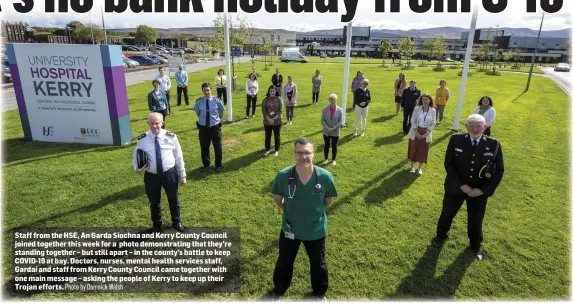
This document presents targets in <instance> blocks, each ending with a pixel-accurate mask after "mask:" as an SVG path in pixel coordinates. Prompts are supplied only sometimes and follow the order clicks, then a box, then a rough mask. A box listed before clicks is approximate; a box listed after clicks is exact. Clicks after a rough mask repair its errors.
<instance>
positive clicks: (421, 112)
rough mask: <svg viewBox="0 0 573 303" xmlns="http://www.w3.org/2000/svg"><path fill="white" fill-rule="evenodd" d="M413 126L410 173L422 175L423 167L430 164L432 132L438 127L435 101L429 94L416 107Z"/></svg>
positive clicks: (409, 148) (409, 152)
mask: <svg viewBox="0 0 573 303" xmlns="http://www.w3.org/2000/svg"><path fill="white" fill-rule="evenodd" d="M410 123H411V124H412V126H411V127H410V131H409V132H408V139H410V140H408V141H409V142H408V160H410V172H411V173H413V172H417V173H418V174H420V175H421V174H422V165H423V164H427V163H428V154H429V152H430V142H432V131H433V130H434V128H435V127H436V110H435V109H434V100H433V99H432V96H430V95H429V94H423V95H422V96H420V99H419V100H418V104H417V106H416V107H414V112H413V113H412V119H411V120H410ZM416 162H417V163H418V169H417V170H414V163H416Z"/></svg>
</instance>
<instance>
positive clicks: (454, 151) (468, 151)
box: [444, 133, 504, 197]
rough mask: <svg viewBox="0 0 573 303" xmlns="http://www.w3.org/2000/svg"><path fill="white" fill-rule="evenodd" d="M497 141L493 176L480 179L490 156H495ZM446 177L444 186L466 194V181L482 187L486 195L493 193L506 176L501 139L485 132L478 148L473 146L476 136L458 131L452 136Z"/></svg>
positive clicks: (447, 156) (446, 162) (447, 153)
mask: <svg viewBox="0 0 573 303" xmlns="http://www.w3.org/2000/svg"><path fill="white" fill-rule="evenodd" d="M496 144H500V145H499V150H498V152H497V156H496V157H495V163H496V170H495V174H494V176H493V177H491V178H490V179H486V178H483V179H480V177H479V172H480V170H481V169H482V167H483V166H484V165H485V164H486V163H487V161H488V160H490V161H491V160H492V159H493V157H494V153H495V148H496ZM444 166H445V168H446V181H445V183H444V188H445V190H446V191H450V192H452V193H455V194H464V192H463V191H462V190H461V189H460V187H461V186H462V185H464V184H467V185H469V186H470V187H472V188H479V189H480V190H481V191H482V192H483V193H484V196H486V197H490V196H492V195H493V193H494V192H495V190H496V188H497V187H498V186H499V183H500V182H501V179H502V178H503V172H504V168H503V152H502V150H501V143H499V142H498V141H497V140H496V139H493V138H491V137H488V136H485V135H483V136H482V137H481V139H480V141H479V143H478V145H477V147H476V148H475V150H473V147H472V139H471V136H470V135H469V134H468V133H464V134H455V135H452V136H451V137H450V142H449V144H448V149H447V150H446V157H445V161H444Z"/></svg>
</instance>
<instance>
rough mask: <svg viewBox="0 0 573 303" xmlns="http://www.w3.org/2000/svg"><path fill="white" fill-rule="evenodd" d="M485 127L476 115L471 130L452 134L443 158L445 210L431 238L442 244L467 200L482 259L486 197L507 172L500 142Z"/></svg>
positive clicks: (470, 227)
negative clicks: (490, 135)
mask: <svg viewBox="0 0 573 303" xmlns="http://www.w3.org/2000/svg"><path fill="white" fill-rule="evenodd" d="M484 126H485V120H484V118H483V116H481V115H478V114H473V115H471V116H469V117H468V119H467V121H466V128H467V130H468V132H467V133H465V134H462V133H460V134H455V135H453V136H451V137H450V142H449V143H448V148H447V150H446V157H445V161H444V166H445V168H446V181H445V182H444V189H445V192H444V200H443V202H442V213H441V215H440V219H439V221H438V228H437V231H436V237H435V238H434V239H433V240H432V246H434V247H438V248H439V247H442V246H443V244H444V242H445V241H446V239H447V238H448V231H449V230H450V228H451V226H452V221H453V219H454V217H455V216H456V214H457V213H458V211H459V210H460V207H461V206H462V204H463V202H464V201H466V203H467V204H466V206H467V211H468V227H467V228H468V238H469V240H470V248H471V250H472V251H473V252H474V253H475V254H476V257H477V258H478V260H480V261H481V260H483V258H484V253H483V251H482V250H481V243H482V241H483V232H482V222H483V218H484V215H485V209H486V204H487V199H488V197H491V196H492V195H493V193H494V192H495V190H496V188H497V187H498V186H499V183H500V182H501V179H502V178H503V173H504V168H503V153H502V151H501V143H499V141H497V140H495V139H493V138H490V137H488V136H486V135H483V132H484Z"/></svg>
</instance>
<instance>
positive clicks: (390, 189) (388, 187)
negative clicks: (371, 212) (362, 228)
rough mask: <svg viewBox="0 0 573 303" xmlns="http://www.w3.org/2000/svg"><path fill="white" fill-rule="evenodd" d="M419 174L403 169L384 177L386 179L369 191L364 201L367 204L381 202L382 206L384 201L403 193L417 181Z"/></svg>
mask: <svg viewBox="0 0 573 303" xmlns="http://www.w3.org/2000/svg"><path fill="white" fill-rule="evenodd" d="M417 176H418V174H412V173H410V172H409V171H407V170H401V171H399V172H397V173H395V174H393V175H392V176H391V177H389V178H384V181H382V183H380V186H378V187H376V188H373V189H371V190H370V191H369V192H368V194H367V195H366V197H365V198H364V202H366V204H371V205H373V204H379V205H380V206H382V205H383V204H384V201H386V200H389V199H391V198H393V197H397V196H399V195H400V194H402V192H403V191H404V190H405V189H406V188H408V187H409V186H410V185H412V183H414V181H416V177H417Z"/></svg>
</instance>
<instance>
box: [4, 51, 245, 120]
mask: <svg viewBox="0 0 573 303" xmlns="http://www.w3.org/2000/svg"><path fill="white" fill-rule="evenodd" d="M248 61H250V58H249V57H246V56H245V57H237V58H235V62H236V63H243V62H248ZM223 65H225V61H223V60H217V61H208V62H199V63H193V64H188V65H187V72H189V73H191V72H195V71H199V70H203V69H207V68H212V67H217V66H223ZM158 73H159V72H158V71H157V69H149V70H144V71H140V72H131V73H126V74H125V82H126V84H127V85H128V86H129V85H133V84H138V83H141V82H145V81H151V80H152V79H153V78H155V76H157V74H158ZM213 77H215V75H214V74H213ZM150 83H151V82H150ZM10 86H11V85H5V84H2V86H1V87H2V93H1V94H0V98H1V100H2V104H1V106H2V112H6V111H9V110H14V109H17V108H18V104H17V103H16V96H15V94H14V88H13V87H10ZM149 87H150V88H151V84H149Z"/></svg>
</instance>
